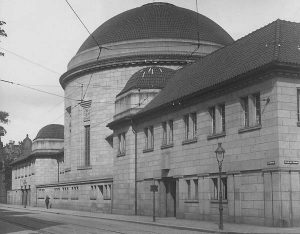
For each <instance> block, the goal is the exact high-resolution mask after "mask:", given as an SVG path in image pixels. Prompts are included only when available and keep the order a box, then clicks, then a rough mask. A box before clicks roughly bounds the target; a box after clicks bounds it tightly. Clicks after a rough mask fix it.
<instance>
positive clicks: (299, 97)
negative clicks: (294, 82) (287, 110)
mask: <svg viewBox="0 0 300 234" xmlns="http://www.w3.org/2000/svg"><path fill="white" fill-rule="evenodd" d="M297 116H298V122H300V89H297Z"/></svg>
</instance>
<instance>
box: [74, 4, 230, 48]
mask: <svg viewBox="0 0 300 234" xmlns="http://www.w3.org/2000/svg"><path fill="white" fill-rule="evenodd" d="M198 33H199V40H201V41H210V42H215V43H218V44H221V45H228V44H230V43H232V42H233V39H232V38H231V36H230V35H229V34H228V33H227V32H226V31H225V30H224V29H223V28H222V27H220V26H219V25H218V24H216V23H215V22H214V21H212V20H210V19H209V18H207V17H205V16H203V15H201V14H198V13H196V12H194V11H191V10H188V9H185V8H181V7H177V6H174V5H172V4H169V3H161V2H155V3H149V4H146V5H143V6H141V7H137V8H134V9H131V10H128V11H125V12H123V13H121V14H119V15H117V16H115V17H113V18H111V19H109V20H108V21H106V22H105V23H103V24H102V25H101V26H100V27H98V28H97V29H96V30H95V31H94V32H93V33H92V36H93V37H94V38H95V39H96V40H97V42H98V44H99V45H103V44H107V43H114V42H120V41H129V40H138V39H161V38H164V39H190V40H198ZM92 36H90V37H88V38H87V40H86V41H85V42H84V43H83V44H82V46H81V47H80V49H79V50H78V52H77V53H80V52H82V51H84V50H87V49H90V48H93V47H95V46H96V43H95V41H94V39H93V38H92Z"/></svg>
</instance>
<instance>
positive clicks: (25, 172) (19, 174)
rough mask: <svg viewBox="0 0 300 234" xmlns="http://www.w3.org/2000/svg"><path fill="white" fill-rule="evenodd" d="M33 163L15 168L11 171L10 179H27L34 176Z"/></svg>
mask: <svg viewBox="0 0 300 234" xmlns="http://www.w3.org/2000/svg"><path fill="white" fill-rule="evenodd" d="M34 164H35V162H34V161H31V162H29V163H26V164H23V165H21V166H17V167H15V168H14V170H13V171H12V177H13V178H15V179H19V178H23V177H27V176H31V175H34Z"/></svg>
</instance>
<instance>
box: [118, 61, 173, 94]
mask: <svg viewBox="0 0 300 234" xmlns="http://www.w3.org/2000/svg"><path fill="white" fill-rule="evenodd" d="M173 73H174V70H172V69H170V68H165V67H154V66H153V67H145V68H143V69H141V70H139V71H137V72H136V73H134V74H133V75H132V76H131V77H130V79H129V80H128V81H127V83H126V85H125V87H124V88H123V89H122V91H121V92H120V93H119V94H118V95H117V97H118V96H120V95H122V94H123V93H126V92H128V91H130V90H132V89H162V88H164V87H165V85H166V83H167V81H168V79H169V77H170V75H171V74H173Z"/></svg>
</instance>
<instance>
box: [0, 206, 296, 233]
mask: <svg viewBox="0 0 300 234" xmlns="http://www.w3.org/2000/svg"><path fill="white" fill-rule="evenodd" d="M0 208H10V209H15V210H30V211H40V212H48V213H54V214H62V215H73V216H80V217H89V218H97V219H107V220H116V221H123V222H131V223H139V224H144V225H152V226H161V227H168V228H175V229H180V230H189V231H199V232H207V233H224V234H225V233H228V234H234V233H242V234H246V233H249V234H258V233H259V234H260V233H268V234H271V233H274V234H290V233H293V234H300V227H295V228H272V227H263V226H253V225H245V224H234V223H224V230H223V231H221V232H219V229H218V223H215V222H209V221H199V220H185V219H176V218H159V217H158V218H156V222H152V217H149V216H126V215H116V214H103V213H93V212H86V211H75V210H63V209H48V210H47V209H45V208H42V207H27V208H24V207H22V206H19V205H8V204H0Z"/></svg>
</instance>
